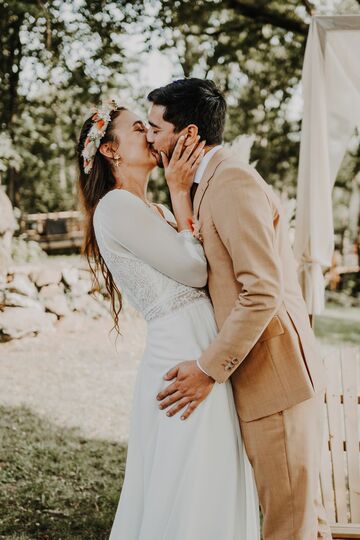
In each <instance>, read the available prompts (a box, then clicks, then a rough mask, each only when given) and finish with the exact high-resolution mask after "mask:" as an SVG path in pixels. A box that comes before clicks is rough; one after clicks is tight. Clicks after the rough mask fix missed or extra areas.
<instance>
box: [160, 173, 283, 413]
mask: <svg viewBox="0 0 360 540" xmlns="http://www.w3.org/2000/svg"><path fill="white" fill-rule="evenodd" d="M215 180H217V184H216V185H212V188H211V191H212V192H211V212H212V218H213V221H214V224H215V227H216V230H217V232H218V234H219V236H220V238H221V240H222V242H223V243H224V245H225V247H226V249H227V250H228V252H229V255H230V257H231V259H232V264H233V268H234V274H235V276H236V279H237V281H238V282H239V283H240V285H241V287H242V291H241V293H240V294H239V297H238V299H237V301H236V303H235V305H234V307H233V309H232V311H231V313H230V314H229V316H228V317H227V319H226V320H225V322H224V324H223V326H222V327H221V330H220V332H219V334H218V335H217V337H216V338H215V339H214V341H213V342H212V343H211V345H210V346H209V347H208V348H207V349H206V350H205V351H204V352H203V354H202V356H201V358H200V360H199V363H200V366H201V368H202V369H203V370H204V371H205V373H206V374H205V373H203V372H202V371H200V369H199V367H198V366H197V365H196V362H195V361H190V362H189V361H187V362H182V363H180V364H178V365H177V366H175V367H174V368H172V369H171V370H170V371H169V372H168V373H167V374H166V375H165V377H164V378H165V380H167V381H173V380H174V379H175V380H174V382H172V383H171V384H170V385H169V386H167V387H166V388H165V389H164V390H162V391H161V392H159V394H158V396H157V399H158V400H159V401H160V402H161V404H160V408H161V409H166V408H168V407H170V406H171V409H170V410H169V411H168V412H167V414H168V415H169V416H173V415H174V414H176V413H177V412H178V411H180V410H182V409H183V408H184V407H186V410H185V412H183V413H182V418H183V419H186V418H188V417H189V416H190V415H191V414H192V413H193V412H194V410H195V409H196V408H197V407H198V406H199V405H200V403H201V402H202V401H203V400H204V399H206V397H207V395H208V394H209V392H210V391H211V388H212V386H213V383H214V381H217V382H219V383H222V382H225V381H226V380H227V379H228V378H229V377H230V375H231V374H232V373H233V372H234V371H235V369H236V368H237V367H238V366H239V365H240V363H241V362H242V361H243V360H244V358H245V357H246V356H247V355H248V353H249V352H250V351H251V349H252V348H253V346H254V345H255V343H256V342H257V341H258V339H259V338H260V336H261V334H262V333H263V331H264V330H265V328H266V327H267V326H268V324H269V322H270V321H271V319H272V317H273V316H274V315H275V313H276V312H277V311H278V309H279V307H280V305H281V303H282V301H283V282H282V276H281V265H280V260H279V257H278V254H277V250H276V246H275V243H276V238H275V226H276V220H277V219H278V215H277V214H274V213H273V210H272V206H271V204H270V201H269V199H268V197H267V195H266V193H265V191H264V189H263V188H262V187H261V186H260V185H259V184H258V183H257V182H256V180H255V179H254V178H253V177H252V175H251V173H248V172H246V171H239V169H233V170H227V171H226V172H224V173H223V175H222V178H220V179H214V180H213V181H215ZM219 264H221V262H220V263H219ZM224 286H225V287H226V283H224Z"/></svg>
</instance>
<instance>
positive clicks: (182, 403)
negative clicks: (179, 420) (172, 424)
mask: <svg viewBox="0 0 360 540" xmlns="http://www.w3.org/2000/svg"><path fill="white" fill-rule="evenodd" d="M189 399H190V398H182V399H181V400H180V401H179V402H178V403H177V404H176V405H175V407H172V408H171V409H169V410H168V412H167V413H166V415H167V416H174V414H176V413H178V412H179V411H181V409H183V408H184V407H186V405H187V404H188V403H189Z"/></svg>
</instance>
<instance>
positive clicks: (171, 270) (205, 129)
mask: <svg viewBox="0 0 360 540" xmlns="http://www.w3.org/2000/svg"><path fill="white" fill-rule="evenodd" d="M148 100H149V104H150V108H149V116H148V122H147V123H144V122H143V120H142V119H141V118H139V117H138V116H137V115H135V114H134V113H133V112H132V111H130V110H128V109H125V108H123V107H121V106H118V105H117V104H116V103H114V102H113V103H112V104H111V105H109V106H108V107H107V108H105V109H99V110H97V111H96V112H95V114H93V115H92V116H91V117H90V118H88V119H87V120H86V122H85V123H84V126H83V128H82V131H81V134H80V140H79V143H78V156H79V168H80V176H79V184H80V193H81V197H82V201H83V204H84V208H85V212H86V216H87V225H86V231H85V246H84V249H85V253H86V255H87V256H88V259H89V262H90V263H91V264H92V268H93V270H94V271H97V270H100V271H102V273H103V275H104V278H105V283H106V287H107V290H108V292H109V294H110V297H111V304H112V312H113V316H114V322H115V328H116V329H117V330H118V329H119V319H118V317H119V311H120V309H121V294H122V293H123V294H124V295H125V296H126V298H127V299H128V301H129V302H130V303H131V304H132V305H133V306H134V307H135V308H136V309H137V310H138V311H139V312H140V313H141V314H142V315H143V317H144V318H145V320H146V321H147V341H146V347H145V351H144V355H143V358H142V361H141V365H140V368H139V371H138V374H137V380H136V385H135V394H134V404H133V412H132V420H131V429H130V436H129V444H128V455H127V463H126V472H125V480H124V484H123V488H122V493H121V497H120V502H119V505H118V509H117V512H116V516H115V520H114V523H113V527H112V531H111V535H110V539H111V540H258V539H259V538H260V525H259V511H258V508H259V503H260V506H261V510H262V514H263V532H262V535H263V536H262V537H263V540H316V539H318V538H323V539H326V540H330V539H331V534H330V530H329V527H328V525H327V521H326V516H325V511H324V508H323V506H322V503H321V499H320V497H319V493H320V492H319V472H320V454H321V442H322V433H323V393H324V388H325V382H324V374H323V365H322V362H321V357H320V353H319V351H318V348H317V343H316V340H315V337H314V335H313V332H312V329H311V326H310V323H309V317H308V314H307V311H306V306H305V303H304V300H303V297H302V293H301V289H300V286H299V283H298V279H297V266H296V262H295V259H294V256H293V253H292V249H291V246H290V241H289V234H288V227H287V218H286V215H285V213H284V211H283V209H282V208H281V205H280V202H279V199H278V197H277V196H276V195H275V193H274V192H273V190H272V189H271V187H270V186H269V185H268V184H267V183H266V182H265V181H264V180H263V178H262V177H261V176H260V175H259V174H258V172H257V171H256V170H255V169H254V168H253V167H251V166H249V165H248V164H245V163H243V162H241V160H239V158H238V157H237V156H236V155H234V153H233V152H231V151H229V150H227V149H225V148H224V147H223V146H222V140H223V131H224V125H225V120H226V102H225V98H224V96H223V94H222V93H221V92H220V90H219V89H218V88H217V87H216V86H215V84H214V83H213V82H212V81H210V80H202V79H196V78H189V79H182V80H177V81H174V82H172V83H171V84H168V85H166V86H164V87H161V88H157V89H155V90H153V91H152V92H151V93H150V94H149V95H148ZM156 166H158V167H163V168H164V171H165V177H166V181H167V185H168V188H169V191H170V196H171V203H172V210H173V213H172V212H171V211H170V210H169V208H167V207H166V206H164V205H162V204H154V203H152V202H150V200H149V199H148V196H147V185H148V181H149V177H150V174H151V171H152V170H153V169H154V168H155V167H156Z"/></svg>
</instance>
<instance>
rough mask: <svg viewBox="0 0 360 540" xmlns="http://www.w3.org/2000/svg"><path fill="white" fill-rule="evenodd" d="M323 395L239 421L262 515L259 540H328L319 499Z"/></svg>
mask: <svg viewBox="0 0 360 540" xmlns="http://www.w3.org/2000/svg"><path fill="white" fill-rule="evenodd" d="M323 423H324V405H323V395H322V394H321V395H315V397H313V398H311V399H308V400H306V401H303V402H301V403H299V404H297V405H295V406H293V407H291V408H289V409H286V410H284V411H281V412H279V413H275V414H272V415H270V416H267V417H265V418H260V419H258V420H254V421H251V422H242V421H241V420H240V424H241V431H242V436H243V439H244V444H245V447H246V450H247V453H248V456H249V460H250V462H251V464H252V466H253V469H254V473H255V480H256V485H257V489H258V493H259V500H260V505H261V509H262V512H263V518H264V519H263V540H316V539H318V538H322V539H326V540H330V539H331V533H330V528H329V526H328V524H327V518H326V514H325V509H324V507H323V505H322V502H321V497H320V484H319V481H320V463H321V449H322V443H323Z"/></svg>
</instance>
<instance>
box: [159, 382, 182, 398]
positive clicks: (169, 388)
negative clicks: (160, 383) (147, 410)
mask: <svg viewBox="0 0 360 540" xmlns="http://www.w3.org/2000/svg"><path fill="white" fill-rule="evenodd" d="M177 390H178V385H177V381H175V382H173V383H172V384H169V386H167V387H166V388H165V389H164V390H162V391H161V392H159V393H158V395H157V396H156V399H157V400H159V401H161V400H162V399H165V398H166V397H168V396H171V394H173V393H174V392H177Z"/></svg>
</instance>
